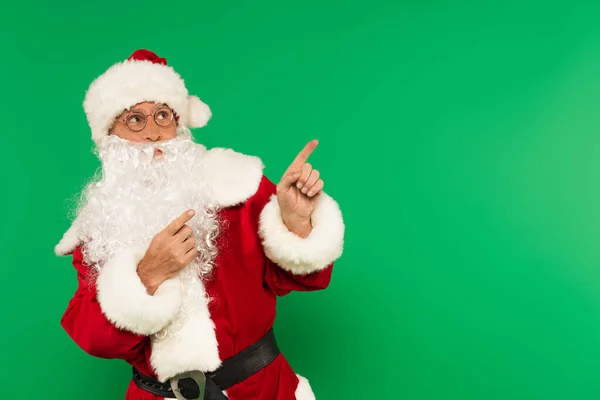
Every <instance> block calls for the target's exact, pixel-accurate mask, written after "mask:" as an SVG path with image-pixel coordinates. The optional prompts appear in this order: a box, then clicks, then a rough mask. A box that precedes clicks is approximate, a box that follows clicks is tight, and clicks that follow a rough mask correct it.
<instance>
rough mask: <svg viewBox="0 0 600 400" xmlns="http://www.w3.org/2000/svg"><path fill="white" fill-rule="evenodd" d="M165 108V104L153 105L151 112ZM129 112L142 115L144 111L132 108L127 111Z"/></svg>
mask: <svg viewBox="0 0 600 400" xmlns="http://www.w3.org/2000/svg"><path fill="white" fill-rule="evenodd" d="M166 106H167V105H166V104H165V103H162V104H156V105H154V109H153V110H154V111H156V110H158V109H159V108H162V107H166ZM129 112H139V113H142V114H143V113H144V112H145V111H144V110H142V109H141V108H132V109H130V110H129Z"/></svg>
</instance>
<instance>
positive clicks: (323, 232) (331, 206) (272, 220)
mask: <svg viewBox="0 0 600 400" xmlns="http://www.w3.org/2000/svg"><path fill="white" fill-rule="evenodd" d="M311 220H312V226H313V229H312V232H311V233H310V235H309V236H308V237H307V238H301V237H299V236H297V235H296V234H294V233H292V232H290V231H289V230H288V229H287V227H286V226H285V224H284V222H283V219H282V218H281V211H280V209H279V204H278V203H277V195H273V196H271V200H270V201H269V202H268V203H267V205H266V206H265V208H264V209H263V210H262V212H261V214H260V223H259V234H260V237H261V238H262V239H263V247H264V249H265V254H266V255H267V257H269V258H270V259H271V260H272V261H273V262H275V263H277V264H278V265H279V266H280V267H282V268H283V269H285V270H288V271H290V272H292V273H293V274H295V275H305V274H310V273H312V272H316V271H320V270H322V269H324V268H325V267H327V266H328V265H329V264H331V263H332V262H333V261H335V260H336V259H337V258H339V257H340V256H341V255H342V250H343V247H344V229H345V227H344V221H343V219H342V212H341V211H340V208H339V206H338V204H337V203H336V202H335V200H333V199H332V198H331V197H329V196H328V195H326V194H325V193H321V195H320V196H319V200H318V202H317V206H316V208H315V210H314V212H313V214H312V217H311Z"/></svg>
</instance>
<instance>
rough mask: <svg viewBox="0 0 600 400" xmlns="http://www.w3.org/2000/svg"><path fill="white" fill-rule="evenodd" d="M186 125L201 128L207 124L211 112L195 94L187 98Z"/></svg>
mask: <svg viewBox="0 0 600 400" xmlns="http://www.w3.org/2000/svg"><path fill="white" fill-rule="evenodd" d="M188 113H189V114H188V116H189V117H188V126H189V127H190V128H202V127H203V126H205V125H206V124H208V120H209V119H210V117H212V113H211V111H210V108H209V107H208V105H207V104H205V103H203V102H202V100H200V99H199V98H198V97H197V96H190V97H189V98H188Z"/></svg>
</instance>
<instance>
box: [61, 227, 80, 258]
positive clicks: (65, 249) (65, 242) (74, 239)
mask: <svg viewBox="0 0 600 400" xmlns="http://www.w3.org/2000/svg"><path fill="white" fill-rule="evenodd" d="M80 244H81V240H80V239H79V235H78V234H77V224H75V223H73V224H71V226H70V227H69V229H68V230H67V231H66V232H65V233H64V235H63V237H62V239H61V240H60V242H58V244H57V245H56V246H54V253H56V255H57V256H66V255H67V254H71V253H73V251H74V250H75V248H76V247H77V246H79V245H80Z"/></svg>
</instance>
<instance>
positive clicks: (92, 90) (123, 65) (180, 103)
mask: <svg viewBox="0 0 600 400" xmlns="http://www.w3.org/2000/svg"><path fill="white" fill-rule="evenodd" d="M145 101H149V102H156V103H165V104H167V105H168V106H169V107H171V108H172V109H173V111H175V113H176V114H177V116H178V123H179V124H180V125H183V126H186V127H189V128H200V127H203V126H205V125H206V124H207V123H208V120H209V119H210V117H211V116H212V114H211V111H210V108H209V107H208V105H206V104H205V103H203V102H202V101H201V100H200V99H199V98H198V97H196V96H190V95H189V93H188V91H187V89H186V87H185V83H184V81H183V79H182V78H181V76H179V74H178V73H177V72H175V70H173V68H172V67H170V66H168V65H167V60H166V59H165V58H161V57H159V56H157V55H156V54H155V53H153V52H151V51H149V50H145V49H142V50H136V51H135V52H134V53H133V54H132V55H131V56H130V57H129V58H128V59H127V60H125V61H123V62H119V63H117V64H115V65H113V66H112V67H110V68H109V69H108V70H107V71H106V72H105V73H103V74H102V75H100V76H99V77H98V78H96V79H95V80H94V81H93V82H92V84H91V85H90V87H89V89H88V91H87V93H86V95H85V100H84V102H83V108H84V110H85V114H86V115H87V120H88V123H89V125H90V128H91V129H92V139H93V140H94V141H95V142H98V141H99V140H100V139H102V138H103V137H105V136H107V135H108V130H109V129H110V127H111V126H112V125H113V123H114V120H115V118H116V117H118V116H119V115H120V114H121V113H122V112H123V111H125V110H127V109H129V108H130V107H132V106H134V105H136V104H138V103H142V102H145Z"/></svg>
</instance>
